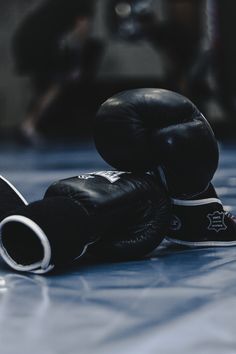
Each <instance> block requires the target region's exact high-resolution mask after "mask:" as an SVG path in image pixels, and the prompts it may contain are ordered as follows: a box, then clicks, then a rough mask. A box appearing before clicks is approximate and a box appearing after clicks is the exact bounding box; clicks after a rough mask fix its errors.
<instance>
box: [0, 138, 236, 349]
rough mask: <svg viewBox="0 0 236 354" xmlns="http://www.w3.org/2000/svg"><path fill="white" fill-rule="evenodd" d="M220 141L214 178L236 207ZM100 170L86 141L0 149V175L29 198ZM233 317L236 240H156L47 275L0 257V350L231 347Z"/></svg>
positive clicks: (227, 150) (228, 150)
mask: <svg viewBox="0 0 236 354" xmlns="http://www.w3.org/2000/svg"><path fill="white" fill-rule="evenodd" d="M220 149H221V158H220V167H219V169H218V171H217V173H216V175H215V178H214V184H215V186H216V189H217V192H218V193H219V195H220V197H221V198H222V200H223V202H224V204H225V205H226V206H227V209H228V210H230V211H231V212H233V213H236V154H235V151H236V145H234V144H230V143H222V144H221V145H220ZM104 169H109V167H108V165H106V164H105V163H104V162H103V161H102V160H101V158H100V157H99V156H98V154H97V153H96V151H95V149H94V147H93V145H92V144H91V143H83V144H80V145H64V146H63V145H53V144H52V145H48V146H42V147H37V148H32V147H31V148H30V147H28V148H27V147H20V146H17V145H2V146H1V147H0V174H2V175H3V176H4V177H6V178H8V179H9V180H10V181H11V182H12V183H13V184H14V185H15V186H16V187H17V188H18V189H19V190H20V191H21V193H22V194H23V195H24V196H25V198H26V199H27V200H28V201H34V200H37V199H40V198H42V196H43V194H44V191H45V189H46V188H47V187H48V185H49V184H50V183H51V182H53V181H55V180H58V179H61V178H66V177H70V176H75V175H78V174H81V173H82V172H92V171H95V170H104ZM0 197H1V196H0ZM197 222H198V221H197V220H196V223H197ZM235 318H236V247H229V248H226V247H219V248H205V249H204V248H195V249H191V250H189V249H187V248H183V247H182V248H180V247H176V246H173V245H171V244H169V243H168V242H164V243H163V245H162V246H161V247H160V248H159V249H157V250H156V251H155V252H154V253H153V255H152V257H151V258H147V259H143V260H140V261H132V262H125V263H106V264H105V263H97V264H95V263H93V264H89V263H88V262H81V263H79V262H78V263H77V264H76V265H75V266H73V267H72V268H71V269H67V270H66V271H65V272H61V273H56V274H51V275H50V274H49V275H46V276H38V275H31V274H22V273H17V272H14V271H13V270H11V269H10V268H8V267H7V266H6V265H5V264H4V263H3V262H0V353H1V354H16V353H18V354H32V353H33V354H54V353H55V354H78V353H81V354H87V353H89V354H90V353H91V354H121V353H122V354H125V353H129V354H132V353H134V354H149V353H153V354H157V353H160V354H235V353H236V334H235V333H236V330H235V327H234V326H235Z"/></svg>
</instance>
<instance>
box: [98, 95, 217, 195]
mask: <svg viewBox="0 0 236 354" xmlns="http://www.w3.org/2000/svg"><path fill="white" fill-rule="evenodd" d="M94 140H95V145H96V148H97V150H98V152H99V153H100V154H101V156H102V157H103V159H104V160H105V161H106V162H107V163H109V164H110V165H111V166H113V167H115V168H117V169H121V170H126V171H147V170H155V169H156V168H159V170H160V171H161V175H162V179H163V181H165V183H166V185H167V188H168V191H169V194H170V195H171V196H173V197H178V198H189V197H191V196H193V195H198V194H199V193H200V192H202V191H204V190H205V189H206V188H207V186H208V184H209V182H210V181H211V180H212V177H213V175H214V173H215V171H216V168H217V165H218V158H219V152H218V145H217V141H216V139H215V136H214V133H213V131H212V129H211V127H210V125H209V123H208V122H207V120H206V119H205V118H204V116H203V115H202V114H201V112H200V111H199V110H198V109H197V107H196V106H195V105H194V104H193V103H192V102H191V101H190V100H189V99H187V98H186V97H184V96H182V95H180V94H178V93H175V92H172V91H168V90H163V89H155V88H144V89H135V90H129V91H124V92H121V93H118V94H116V95H114V96H113V97H111V98H110V99H108V100H107V101H106V102H105V103H103V104H102V106H101V107H100V109H99V110H98V113H97V116H96V119H95V124H94Z"/></svg>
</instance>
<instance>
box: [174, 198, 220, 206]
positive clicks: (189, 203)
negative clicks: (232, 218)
mask: <svg viewBox="0 0 236 354" xmlns="http://www.w3.org/2000/svg"><path fill="white" fill-rule="evenodd" d="M171 201H172V204H173V205H178V206H189V207H191V206H200V205H207V204H212V203H218V204H220V205H222V203H221V201H220V199H218V198H205V199H198V200H183V199H175V198H172V199H171Z"/></svg>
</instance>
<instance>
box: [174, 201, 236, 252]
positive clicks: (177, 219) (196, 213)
mask: <svg viewBox="0 0 236 354" xmlns="http://www.w3.org/2000/svg"><path fill="white" fill-rule="evenodd" d="M172 203H173V204H172V212H173V215H172V221H171V226H170V229H169V232H168V236H167V239H168V240H170V241H172V242H174V243H177V244H180V245H185V246H234V245H236V223H235V219H234V217H232V216H231V215H230V214H229V213H227V212H226V211H225V210H224V208H223V205H222V203H221V201H220V200H219V199H218V198H214V197H213V198H206V199H199V200H179V199H173V200H172Z"/></svg>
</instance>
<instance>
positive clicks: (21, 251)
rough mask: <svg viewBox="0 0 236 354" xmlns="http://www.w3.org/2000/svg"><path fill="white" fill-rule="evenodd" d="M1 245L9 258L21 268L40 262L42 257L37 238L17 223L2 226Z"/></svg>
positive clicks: (24, 226) (41, 248) (41, 249)
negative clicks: (21, 266)
mask: <svg viewBox="0 0 236 354" xmlns="http://www.w3.org/2000/svg"><path fill="white" fill-rule="evenodd" d="M2 244H3V247H4V248H5V250H6V251H7V253H8V255H9V256H10V258H11V259H12V260H13V261H14V262H15V263H17V264H20V265H23V266H27V265H31V264H33V263H36V262H40V261H41V260H42V259H43V257H44V250H43V246H42V244H41V242H40V240H39V238H38V237H37V236H36V234H35V233H34V232H33V231H32V230H31V229H30V228H29V227H27V226H26V225H23V224H21V223H18V222H11V223H9V224H6V225H4V227H3V228H2Z"/></svg>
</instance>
